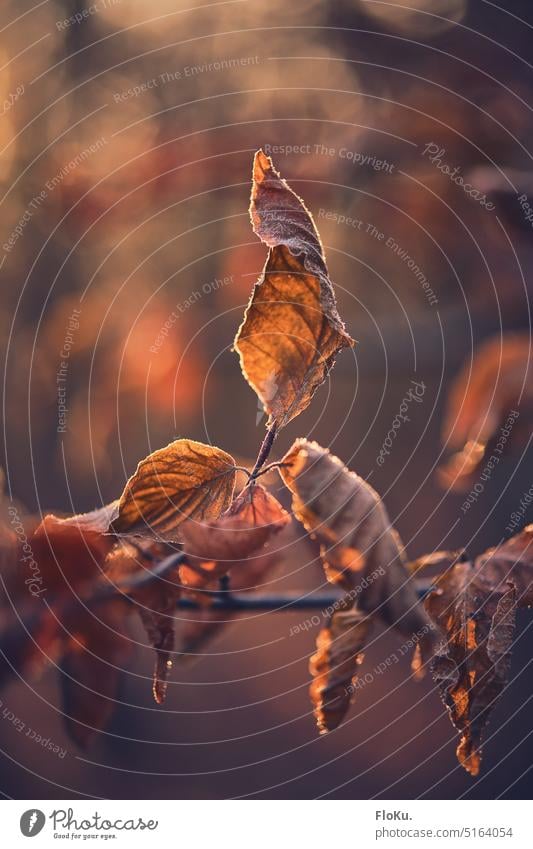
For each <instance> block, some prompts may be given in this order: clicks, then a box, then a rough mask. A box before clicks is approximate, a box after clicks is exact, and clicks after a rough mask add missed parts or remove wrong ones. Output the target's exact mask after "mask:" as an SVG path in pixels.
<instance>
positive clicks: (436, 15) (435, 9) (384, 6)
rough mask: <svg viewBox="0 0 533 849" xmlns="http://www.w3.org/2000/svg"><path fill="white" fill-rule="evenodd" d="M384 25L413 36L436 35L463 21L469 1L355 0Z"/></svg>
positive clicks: (360, 7) (430, 36)
mask: <svg viewBox="0 0 533 849" xmlns="http://www.w3.org/2000/svg"><path fill="white" fill-rule="evenodd" d="M355 3H356V4H357V6H358V7H359V9H361V10H362V11H364V13H365V14H366V15H368V17H369V18H372V19H373V20H374V21H375V22H376V23H378V24H380V26H383V27H385V28H386V29H388V30H391V31H392V32H398V33H401V34H402V35H404V36H412V37H413V38H425V39H428V38H432V37H434V36H437V35H440V34H441V33H443V32H446V30H449V29H451V28H452V27H453V26H454V25H455V24H456V23H459V22H460V21H462V20H463V18H464V17H465V15H466V12H467V9H468V0H407V2H404V0H386V2H385V0H355Z"/></svg>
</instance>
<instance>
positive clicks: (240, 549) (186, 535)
mask: <svg viewBox="0 0 533 849" xmlns="http://www.w3.org/2000/svg"><path fill="white" fill-rule="evenodd" d="M289 522H290V516H289V514H288V513H287V512H286V510H284V509H283V507H282V506H281V504H280V503H279V502H278V501H277V500H276V499H275V498H274V496H273V495H271V494H270V493H269V492H267V490H266V489H265V488H264V487H263V486H261V485H260V484H257V483H252V484H250V485H248V486H247V487H246V488H245V489H244V490H243V492H242V493H241V494H240V495H239V496H238V497H237V498H236V499H235V501H234V502H233V504H232V505H231V507H230V508H229V510H227V511H226V512H225V513H224V514H223V515H222V516H220V518H219V519H217V520H216V521H214V522H205V523H200V522H196V521H194V520H191V521H189V522H186V523H185V524H184V525H183V526H182V536H183V540H184V553H185V556H186V561H187V562H186V563H185V564H184V565H183V566H182V567H181V568H180V576H181V580H182V582H183V584H184V586H186V587H190V588H193V589H199V588H205V587H207V586H209V585H210V584H212V583H213V581H215V580H217V579H218V578H221V577H222V576H223V575H225V574H227V572H228V571H229V570H230V569H231V568H232V567H233V566H235V564H236V563H237V562H242V561H245V558H247V557H249V556H250V555H251V554H253V553H254V552H255V551H257V550H258V549H260V548H262V546H264V545H265V543H266V542H267V540H268V539H269V538H270V537H271V536H272V534H274V533H277V532H279V531H280V530H281V529H282V528H283V527H285V525H287V524H288V523H289Z"/></svg>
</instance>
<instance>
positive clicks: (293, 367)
mask: <svg viewBox="0 0 533 849" xmlns="http://www.w3.org/2000/svg"><path fill="white" fill-rule="evenodd" d="M250 216H251V220H252V226H253V228H254V232H255V233H256V234H257V235H258V236H259V238H260V239H261V241H263V242H264V243H265V244H266V245H268V247H269V253H268V257H267V261H266V264H265V267H264V269H263V273H262V275H261V277H260V279H259V281H258V282H257V283H256V285H255V287H254V290H253V293H252V296H251V298H250V302H249V304H248V307H247V309H246V313H245V316H244V321H243V323H242V324H241V326H240V328H239V330H238V333H237V336H236V338H235V348H236V350H237V351H238V353H239V356H240V361H241V368H242V371H243V374H244V376H245V378H246V380H247V381H248V383H249V384H250V386H251V387H252V388H253V389H254V390H255V392H256V393H257V395H258V396H259V398H260V400H261V403H262V404H263V407H264V410H265V412H266V413H268V414H269V416H270V419H269V423H270V424H272V423H274V422H275V423H276V424H277V426H278V427H283V425H285V424H287V422H289V421H290V420H291V419H293V418H294V417H295V416H297V415H298V414H299V413H301V412H302V410H305V408H306V407H307V406H308V404H309V402H310V401H311V398H312V397H313V395H314V393H315V391H316V389H317V388H318V387H319V386H320V385H321V383H323V381H324V379H325V378H326V376H327V374H328V372H329V371H330V369H331V368H332V366H333V363H334V360H335V356H336V354H337V353H338V351H340V350H341V348H344V347H347V346H351V345H353V344H354V342H353V339H351V337H350V336H349V335H348V334H347V333H346V331H345V328H344V324H343V322H342V320H341V318H340V316H339V314H338V312H337V307H336V303H335V295H334V292H333V287H332V285H331V282H330V279H329V277H328V271H327V268H326V263H325V260H324V253H323V249H322V244H321V241H320V237H319V235H318V232H317V230H316V227H315V224H314V222H313V219H312V217H311V214H310V212H309V211H308V210H307V209H306V207H305V204H304V202H303V201H302V200H301V198H299V197H298V195H296V194H295V193H294V192H293V191H292V189H290V188H289V186H288V185H287V183H286V182H285V180H283V179H282V178H281V177H280V175H279V174H278V172H277V171H276V170H275V168H274V167H273V165H272V162H271V160H270V159H269V157H267V156H265V154H264V153H263V151H261V150H260V151H258V152H257V153H256V155H255V159H254V167H253V185H252V196H251V202H250Z"/></svg>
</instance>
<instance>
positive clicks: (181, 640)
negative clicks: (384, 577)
mask: <svg viewBox="0 0 533 849" xmlns="http://www.w3.org/2000/svg"><path fill="white" fill-rule="evenodd" d="M310 556H312V555H311V552H310V550H309V543H308V540H307V538H304V539H302V537H301V533H300V532H299V530H298V529H297V526H296V523H295V522H294V521H289V522H287V524H285V525H284V527H283V528H281V529H280V530H279V531H276V533H275V534H273V535H272V536H271V537H270V539H269V540H268V541H267V542H266V543H265V545H264V546H263V547H262V548H261V549H260V550H258V551H256V552H255V553H254V554H253V556H251V557H247V558H245V559H244V560H241V561H239V560H235V561H233V562H232V564H231V593H239V594H241V593H245V594H249V593H252V594H253V593H256V592H257V591H260V590H261V589H264V587H265V584H266V583H267V582H270V581H271V580H272V579H273V577H274V575H275V574H276V573H278V572H281V573H283V570H284V568H285V570H286V571H289V569H290V568H292V566H293V564H294V562H298V561H299V560H300V559H302V558H305V560H306V561H307V560H308V559H309V557H310ZM204 601H210V602H211V603H210V604H206V603H204V604H203V605H202V608H201V609H200V610H198V611H196V613H195V614H194V617H191V618H187V620H185V621H183V622H182V623H181V627H180V629H179V636H178V646H179V654H178V655H177V659H178V660H179V661H181V662H187V663H191V662H193V661H196V660H198V659H199V658H200V656H201V653H202V651H203V650H204V649H205V648H206V646H207V645H208V644H209V643H210V642H212V641H213V640H214V639H215V638H216V637H218V636H219V635H220V633H221V632H222V631H223V630H224V629H225V627H226V626H227V625H228V624H230V623H231V622H232V621H233V620H234V619H235V618H236V617H238V616H239V615H240V614H239V611H238V610H236V611H232V610H220V609H218V608H217V607H216V606H213V601H214V598H213V597H211V598H210V599H204Z"/></svg>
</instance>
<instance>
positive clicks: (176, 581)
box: [105, 542, 181, 704]
mask: <svg viewBox="0 0 533 849" xmlns="http://www.w3.org/2000/svg"><path fill="white" fill-rule="evenodd" d="M165 553H166V552H165V548H164V546H161V545H159V544H156V545H153V544H152V545H148V546H147V545H144V546H140V547H135V546H133V545H131V544H130V543H128V542H120V543H118V544H117V545H116V546H115V548H114V549H113V551H112V552H111V553H110V554H109V556H108V558H107V560H106V563H105V570H106V578H107V580H108V581H110V582H111V583H112V584H113V585H114V586H115V587H116V588H117V589H120V590H121V592H124V593H125V594H126V595H127V596H128V597H129V598H130V600H131V601H132V602H133V603H134V606H133V609H134V610H135V611H136V612H137V613H138V614H139V616H140V619H141V622H142V623H143V625H144V628H145V630H146V634H147V636H148V640H149V642H150V645H151V646H152V647H153V648H154V650H155V654H156V659H155V664H154V673H153V679H152V694H153V697H154V700H155V701H156V703H157V704H162V703H163V702H164V701H165V697H166V692H167V685H168V676H169V674H170V671H171V669H172V659H171V657H172V652H173V650H174V640H175V623H176V604H177V602H178V600H179V598H180V595H181V580H180V575H179V559H180V558H179V557H177V556H176V554H171V555H169V556H168V557H166V558H165V557H164V554H165ZM154 563H157V564H158V565H157V567H156V568H154Z"/></svg>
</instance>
